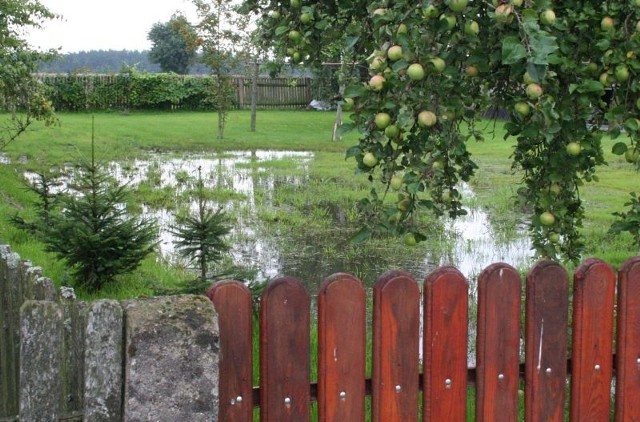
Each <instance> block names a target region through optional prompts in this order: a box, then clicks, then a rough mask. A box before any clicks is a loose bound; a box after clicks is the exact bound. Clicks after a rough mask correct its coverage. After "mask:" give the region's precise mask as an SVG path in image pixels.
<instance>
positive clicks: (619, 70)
mask: <svg viewBox="0 0 640 422" xmlns="http://www.w3.org/2000/svg"><path fill="white" fill-rule="evenodd" d="M614 74H615V75H616V80H617V81H618V82H626V81H628V80H629V68H627V66H626V65H623V64H621V65H618V66H616V70H615V72H614Z"/></svg>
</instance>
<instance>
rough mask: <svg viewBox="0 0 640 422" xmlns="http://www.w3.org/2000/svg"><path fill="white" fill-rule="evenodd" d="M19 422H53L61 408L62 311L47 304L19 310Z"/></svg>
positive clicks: (28, 304)
mask: <svg viewBox="0 0 640 422" xmlns="http://www.w3.org/2000/svg"><path fill="white" fill-rule="evenodd" d="M20 315H21V324H20V334H21V335H20V389H19V391H20V393H19V394H20V420H21V421H38V422H47V421H51V422H55V421H57V420H58V416H59V411H60V409H59V407H60V389H61V374H60V361H61V354H62V309H61V307H60V305H58V304H57V303H54V302H49V301H33V300H28V301H26V302H25V303H24V304H23V305H22V307H21V308H20Z"/></svg>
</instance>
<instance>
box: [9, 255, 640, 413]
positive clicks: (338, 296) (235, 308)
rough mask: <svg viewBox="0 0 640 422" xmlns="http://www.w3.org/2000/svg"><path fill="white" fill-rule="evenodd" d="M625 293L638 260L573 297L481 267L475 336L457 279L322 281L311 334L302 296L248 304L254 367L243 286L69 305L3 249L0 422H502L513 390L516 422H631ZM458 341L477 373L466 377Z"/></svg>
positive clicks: (634, 366) (639, 383) (632, 354)
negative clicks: (473, 340) (472, 346)
mask: <svg viewBox="0 0 640 422" xmlns="http://www.w3.org/2000/svg"><path fill="white" fill-rule="evenodd" d="M571 286H572V290H573V294H571V293H570V290H571ZM638 291H640V257H635V258H632V259H630V260H628V261H627V262H626V263H625V264H623V266H622V267H621V268H620V270H619V271H618V273H617V275H616V272H615V271H614V270H613V269H612V268H611V267H610V266H609V265H608V264H606V263H604V262H602V261H600V260H597V259H589V260H587V261H585V262H584V263H583V264H582V265H581V266H580V267H579V268H578V269H577V270H576V272H575V274H574V275H573V283H571V282H570V276H569V274H568V273H567V272H566V270H565V269H564V268H563V267H561V266H560V265H558V264H556V263H554V262H551V261H541V262H539V263H537V264H536V265H535V266H534V267H533V268H532V269H531V271H530V272H529V273H528V276H527V277H526V280H524V281H523V280H522V279H521V277H520V275H519V273H518V272H517V271H516V270H515V269H514V268H512V267H511V266H509V265H507V264H503V263H497V264H493V265H491V266H489V267H488V268H486V269H485V271H483V272H482V274H481V275H480V276H479V278H478V299H477V307H478V309H477V310H478V312H477V321H475V320H471V319H470V318H469V315H470V313H469V284H468V280H466V279H465V278H464V277H463V276H462V274H461V273H460V272H459V271H458V270H456V269H455V268H452V267H442V268H438V269H436V270H435V271H433V272H432V273H431V274H430V275H429V276H428V277H427V278H426V280H425V281H424V283H418V282H417V281H416V280H415V279H414V278H413V276H412V275H411V274H408V273H406V272H402V271H390V272H387V273H385V274H383V275H381V276H380V277H379V278H378V279H377V280H376V281H375V283H374V285H373V288H372V291H369V292H368V289H366V288H365V286H364V285H363V283H362V282H361V280H359V279H357V278H356V277H354V276H352V275H349V274H334V275H332V276H330V277H328V278H327V279H326V280H325V281H324V283H323V285H322V286H321V288H320V291H319V293H318V296H317V320H316V321H314V320H315V318H316V315H315V311H314V312H312V306H310V305H311V301H312V298H311V297H310V296H309V293H308V292H307V290H306V289H305V288H304V287H303V285H302V284H301V283H300V282H299V281H298V280H296V279H294V278H290V277H282V278H278V279H275V280H273V281H272V282H271V283H269V284H268V286H267V287H266V289H265V291H264V293H263V294H262V296H261V302H260V310H259V318H258V320H259V322H258V324H259V332H260V351H259V353H258V356H253V352H252V348H253V339H252V330H253V327H252V326H253V324H254V318H253V315H254V314H253V312H254V311H253V308H252V296H251V293H250V292H249V290H248V289H247V287H246V286H245V285H244V284H242V283H239V282H235V281H224V282H220V283H216V284H215V285H214V286H212V287H211V288H210V289H209V291H208V292H207V296H208V297H209V299H210V300H208V299H207V298H206V297H205V296H193V295H182V296H172V297H158V298H149V299H136V300H128V301H122V302H118V301H113V300H99V301H95V302H93V303H84V302H81V301H76V300H75V299H74V298H73V297H72V296H71V294H70V292H69V291H63V292H61V293H58V292H56V290H55V289H54V288H53V286H52V284H51V282H50V281H49V280H47V279H46V278H44V277H42V275H41V274H40V271H39V270H38V269H37V268H34V267H32V266H31V265H30V264H29V263H27V262H24V261H22V260H20V257H19V256H18V255H17V254H15V253H12V252H11V250H10V249H9V248H8V247H6V246H1V247H0V295H1V296H0V297H1V298H2V301H1V302H0V303H1V308H0V315H1V316H2V321H1V327H2V330H1V331H0V334H1V340H2V341H1V342H0V344H1V347H0V354H1V356H0V361H1V363H2V366H1V368H2V372H1V373H0V397H2V401H1V403H0V420H1V421H3V422H5V421H17V420H21V421H22V420H24V421H26V420H29V421H31V420H33V421H58V420H78V421H79V420H91V421H119V420H130V421H138V420H140V421H141V420H160V421H174V420H189V421H217V420H220V421H252V420H253V410H254V408H255V407H259V408H260V415H261V420H264V421H278V422H281V421H292V422H293V421H296V422H298V421H304V420H309V418H310V415H311V413H312V411H311V406H310V404H311V403H313V402H315V403H317V414H318V418H319V420H323V421H341V422H344V421H360V420H369V419H371V420H374V421H385V422H393V421H398V422H400V421H402V422H404V421H418V420H424V421H464V420H466V419H467V416H469V415H467V412H468V403H469V400H471V401H472V402H473V405H472V406H471V407H470V408H471V409H473V410H472V412H475V415H473V416H475V418H476V420H481V421H492V422H493V421H513V420H517V418H518V415H519V414H521V413H522V407H521V401H520V400H519V393H520V390H524V396H525V403H526V406H525V409H524V418H525V420H527V421H562V420H564V419H565V417H566V415H567V414H568V415H570V416H569V417H570V419H571V420H572V421H581V422H582V421H589V420H597V421H602V420H609V418H610V415H611V413H612V410H611V409H612V408H615V418H616V420H619V421H629V420H640V403H639V402H638V400H637V397H638V394H640V296H638V294H637V292H638ZM525 292H526V299H525V302H524V304H523V303H522V301H521V298H522V297H523V296H524V295H523V293H525ZM616 292H617V299H616ZM369 294H371V295H372V299H373V300H372V303H373V309H372V317H371V319H369V318H368V317H367V309H366V306H367V305H366V304H367V303H370V300H369ZM571 298H572V300H571ZM474 305H475V304H474ZM313 309H316V308H315V307H313ZM614 309H615V313H614ZM312 321H313V322H312ZM472 324H473V325H475V326H473V325H472ZM312 327H313V328H312ZM312 329H313V330H315V329H317V335H318V336H317V337H318V348H317V350H312V348H311V347H310V338H311V335H312V334H314V333H313V332H312ZM474 329H475V331H476V332H477V347H476V362H477V365H476V367H475V368H468V367H467V362H468V352H467V350H468V347H467V346H468V333H469V331H470V330H474ZM570 333H571V335H569V334H570ZM368 336H371V338H370V339H371V341H370V342H369V341H368V339H369V337H368ZM614 336H615V339H614ZM614 340H615V341H614ZM368 344H371V346H368ZM522 344H524V349H523V348H522ZM614 344H615V350H616V351H617V353H615V354H614ZM368 347H371V350H369V351H368V350H367V348H368ZM523 355H524V357H525V358H524V361H523V360H522V356H523ZM316 356H317V373H318V377H317V379H312V378H311V376H310V374H311V373H312V372H315V371H312V370H311V369H312V368H311V362H312V361H315V359H312V357H314V358H315V357H316ZM254 359H257V360H259V365H260V370H259V383H258V384H259V385H258V386H255V385H254V381H253V380H254V374H253V373H252V372H253V367H254V366H253V363H252V362H253V360H254ZM367 359H372V368H373V369H372V371H371V374H368V373H367V371H366V369H365V368H366V360H367ZM569 379H570V384H568V382H567V381H568V380H569ZM613 382H614V384H613ZM568 385H570V388H569V389H568V388H567V386H568ZM612 385H614V388H613V389H612ZM469 386H474V387H475V388H474V389H473V393H471V396H472V397H471V396H470V395H469V394H470V393H469V389H468V388H469ZM367 397H370V400H371V410H370V412H371V413H370V414H367V410H366V409H367V406H366V405H365V402H366V400H367ZM470 397H471V398H470ZM567 409H569V413H567V412H568V410H567ZM421 412H422V413H421ZM18 418H19V419H18Z"/></svg>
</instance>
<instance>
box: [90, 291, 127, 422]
mask: <svg viewBox="0 0 640 422" xmlns="http://www.w3.org/2000/svg"><path fill="white" fill-rule="evenodd" d="M123 324H124V317H123V312H122V307H121V306H120V303H119V302H117V301H115V300H99V301H96V302H93V303H92V304H91V308H90V309H89V311H88V314H87V327H86V331H85V349H84V361H85V362H84V368H85V372H84V420H87V421H93V422H110V421H114V422H115V421H121V420H122V385H123V379H122V362H123V351H124V347H123V340H124V339H123V334H124V326H123Z"/></svg>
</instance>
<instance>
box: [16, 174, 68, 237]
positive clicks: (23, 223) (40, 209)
mask: <svg viewBox="0 0 640 422" xmlns="http://www.w3.org/2000/svg"><path fill="white" fill-rule="evenodd" d="M26 183H27V188H26V189H27V190H28V191H30V192H33V193H35V194H36V195H37V196H38V200H37V201H36V202H35V203H34V205H33V206H34V208H35V211H36V218H35V219H34V220H33V221H28V220H25V219H24V218H23V217H22V216H20V215H18V214H16V215H14V216H13V217H11V219H10V220H11V223H13V225H14V226H15V227H17V228H19V229H22V230H25V231H27V232H29V233H31V234H33V235H36V236H39V237H45V236H46V235H47V233H48V231H49V229H50V228H51V225H52V215H53V213H54V212H55V210H56V209H57V203H58V199H59V197H60V193H58V191H57V190H58V188H59V187H60V186H61V185H62V182H61V181H60V174H59V173H58V172H47V171H42V172H36V179H35V180H34V181H33V183H31V182H28V181H27V182H26Z"/></svg>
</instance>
